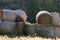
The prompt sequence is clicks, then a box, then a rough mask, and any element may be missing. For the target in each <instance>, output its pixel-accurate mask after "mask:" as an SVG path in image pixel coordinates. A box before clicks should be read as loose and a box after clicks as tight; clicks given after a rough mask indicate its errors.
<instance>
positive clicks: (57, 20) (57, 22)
mask: <svg viewBox="0 0 60 40" xmlns="http://www.w3.org/2000/svg"><path fill="white" fill-rule="evenodd" d="M51 15H52V18H53V24H54V25H58V26H60V18H59V13H58V12H51Z"/></svg>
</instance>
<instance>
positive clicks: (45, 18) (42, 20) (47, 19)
mask: <svg viewBox="0 0 60 40" xmlns="http://www.w3.org/2000/svg"><path fill="white" fill-rule="evenodd" d="M38 24H52V17H51V16H50V15H48V14H43V15H41V16H39V17H38Z"/></svg>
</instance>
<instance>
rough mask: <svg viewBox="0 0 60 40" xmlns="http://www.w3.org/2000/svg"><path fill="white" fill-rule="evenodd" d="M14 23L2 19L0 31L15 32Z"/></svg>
mask: <svg viewBox="0 0 60 40" xmlns="http://www.w3.org/2000/svg"><path fill="white" fill-rule="evenodd" d="M15 27H16V23H15V22H11V21H3V22H2V23H1V26H0V33H2V34H10V33H16V28H15Z"/></svg>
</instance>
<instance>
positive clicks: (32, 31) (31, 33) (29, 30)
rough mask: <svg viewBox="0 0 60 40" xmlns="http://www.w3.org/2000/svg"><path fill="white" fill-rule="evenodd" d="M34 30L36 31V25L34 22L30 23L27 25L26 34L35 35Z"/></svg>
mask: <svg viewBox="0 0 60 40" xmlns="http://www.w3.org/2000/svg"><path fill="white" fill-rule="evenodd" d="M36 31H37V25H36V24H32V25H30V26H28V35H30V36H36Z"/></svg>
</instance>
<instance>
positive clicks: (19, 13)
mask: <svg viewBox="0 0 60 40" xmlns="http://www.w3.org/2000/svg"><path fill="white" fill-rule="evenodd" d="M15 12H16V15H17V17H16V20H15V21H16V22H20V21H22V22H26V20H27V15H26V13H25V12H24V11H23V10H15Z"/></svg>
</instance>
